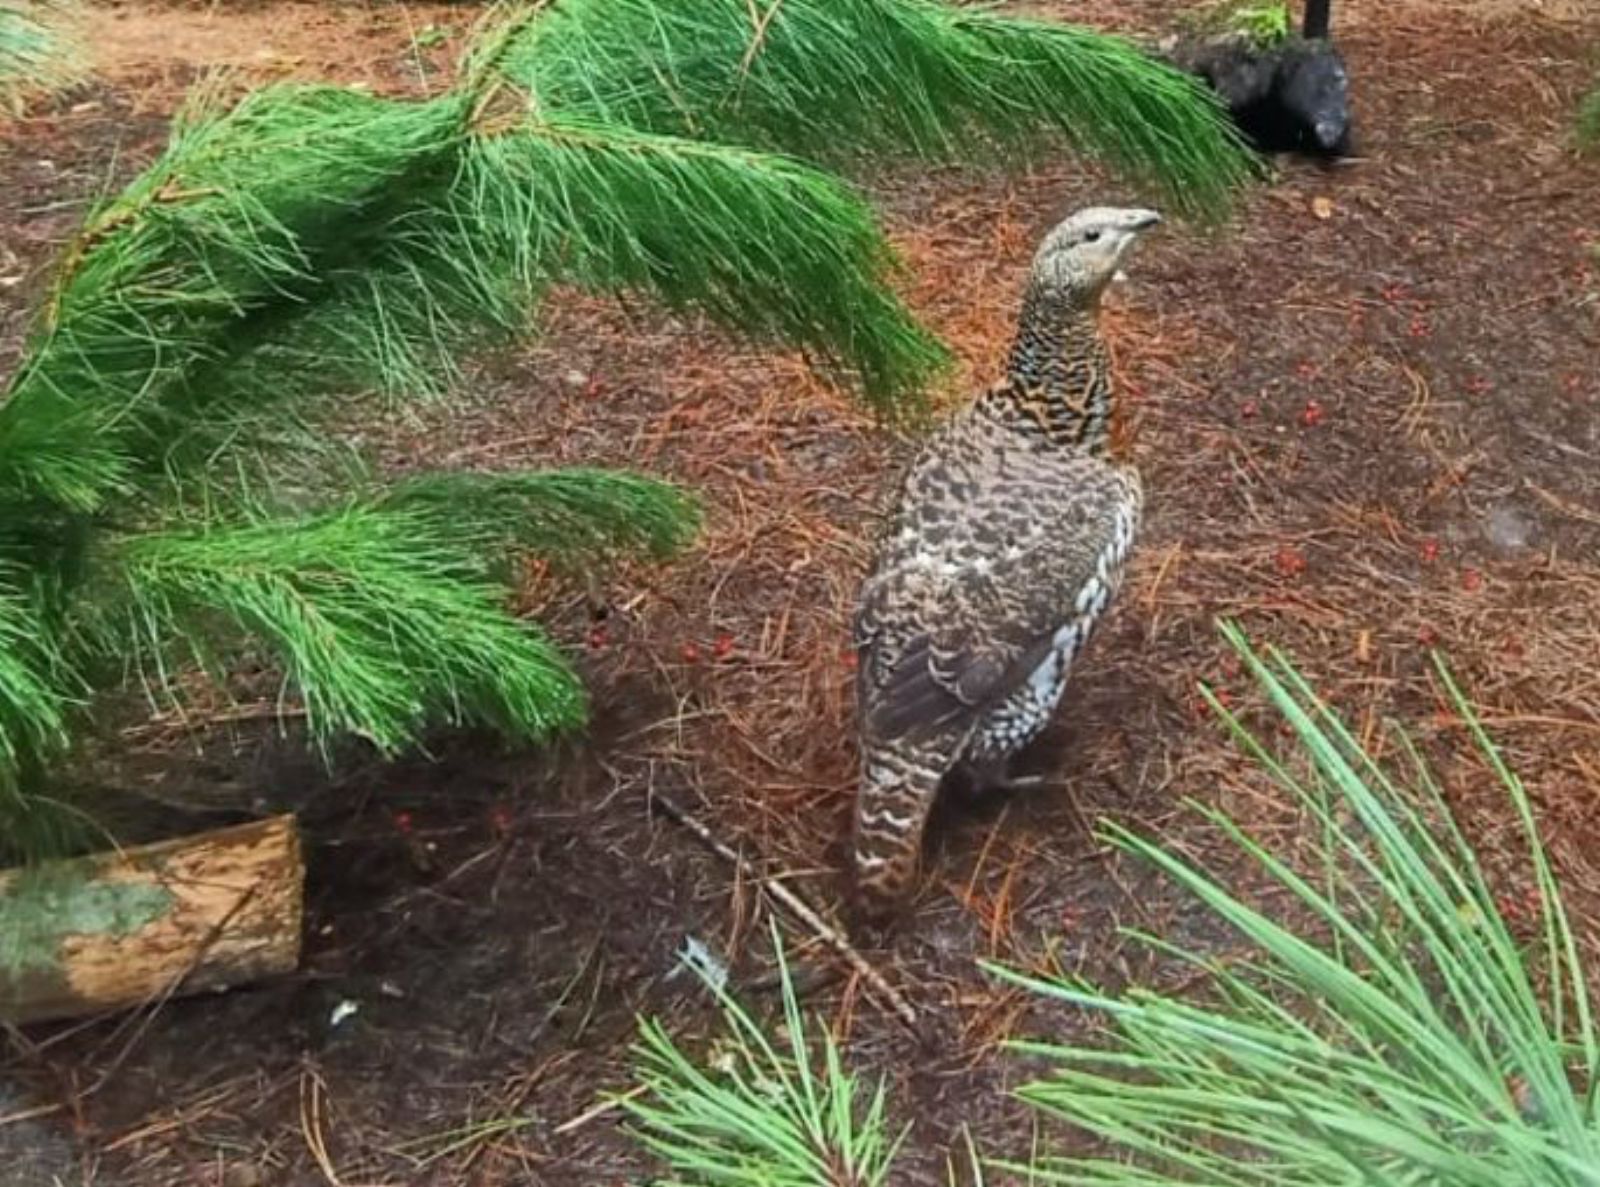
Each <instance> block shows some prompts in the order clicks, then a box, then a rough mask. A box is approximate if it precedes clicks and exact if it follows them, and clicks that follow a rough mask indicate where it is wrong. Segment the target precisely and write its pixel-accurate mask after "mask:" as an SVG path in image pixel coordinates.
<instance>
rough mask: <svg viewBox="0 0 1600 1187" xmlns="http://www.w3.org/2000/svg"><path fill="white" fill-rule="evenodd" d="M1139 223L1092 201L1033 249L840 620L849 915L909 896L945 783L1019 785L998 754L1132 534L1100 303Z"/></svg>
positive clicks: (1030, 725)
mask: <svg viewBox="0 0 1600 1187" xmlns="http://www.w3.org/2000/svg"><path fill="white" fill-rule="evenodd" d="M1160 222H1161V216H1160V215H1159V214H1158V213H1156V212H1155V211H1153V210H1144V209H1132V208H1119V207H1098V206H1097V207H1090V208H1088V209H1083V210H1079V211H1077V212H1075V213H1074V214H1072V215H1070V216H1069V217H1068V218H1066V219H1065V220H1063V221H1062V222H1061V223H1059V224H1058V225H1057V226H1056V227H1054V228H1053V229H1052V230H1051V231H1050V232H1049V233H1048V234H1047V235H1046V236H1045V237H1044V239H1043V240H1042V242H1041V243H1040V245H1039V247H1038V250H1037V252H1036V254H1035V255H1034V258H1033V262H1032V266H1031V269H1030V272H1029V276H1028V282H1027V287H1026V291H1025V293H1024V295H1023V300H1022V307H1021V311H1020V313H1019V315H1018V319H1017V326H1016V331H1015V336H1014V338H1013V340H1012V344H1011V348H1010V352H1009V356H1008V358H1007V363H1006V370H1005V375H1004V377H1003V378H1002V379H1001V380H1000V381H999V382H998V383H997V384H995V385H994V386H992V387H991V388H989V389H988V390H987V391H985V392H984V393H982V394H981V395H980V396H979V397H978V398H977V399H976V400H974V401H973V402H972V403H971V404H969V405H968V406H967V408H966V409H965V410H964V411H962V412H960V413H958V414H957V415H956V416H954V417H953V418H951V419H950V420H949V421H947V422H946V423H945V424H944V425H942V426H941V427H939V428H938V429H936V430H935V431H934V432H933V433H932V434H931V435H930V436H929V438H928V440H927V441H926V443H925V445H924V446H923V448H922V449H921V451H920V452H919V454H918V455H917V456H916V458H915V459H914V460H913V462H912V464H911V466H910V468H909V470H908V471H907V474H906V477H905V479H904V480H903V483H902V485H901V488H900V491H899V498H898V503H897V505H896V506H895V507H894V508H893V510H892V513H891V514H890V516H889V517H888V524H887V530H886V531H885V532H884V534H883V537H882V539H881V540H880V541H879V544H878V548H877V555H876V558H875V561H874V563H873V564H872V566H871V568H870V569H869V572H868V574H867V576H866V578H865V579H864V581H863V582H862V585H861V588H860V593H859V596H858V599H857V606H856V614H855V619H854V624H853V634H854V646H855V655H856V716H857V726H858V731H859V738H860V749H861V759H860V778H859V781H858V785H857V790H856V800H855V814H854V828H853V837H852V852H851V864H852V866H853V873H854V879H853V881H854V887H853V895H852V896H851V897H852V899H853V902H854V905H855V907H856V909H857V911H858V913H859V914H858V917H860V918H862V919H864V920H865V921H867V922H870V923H877V922H883V921H885V920H886V919H887V918H888V917H889V916H891V915H893V914H894V913H895V912H896V910H897V909H899V908H901V907H902V906H903V905H904V904H905V901H906V900H907V899H908V898H909V897H910V896H911V894H912V892H913V891H914V890H915V884H916V879H917V871H918V867H919V864H920V855H921V849H922V839H923V832H924V830H925V827H926V824H927V820H928V814H929V811H930V809H931V808H932V806H933V803H934V800H935V798H936V796H937V795H938V793H939V791H940V788H941V786H942V785H944V784H945V781H946V779H947V778H948V777H950V776H951V775H952V774H954V773H957V772H959V773H960V774H961V775H962V776H963V777H964V778H965V780H966V781H967V783H968V786H969V787H970V788H971V790H972V791H974V792H975V793H976V794H978V795H983V794H986V793H988V792H991V791H995V790H1001V789H1009V788H1014V787H1019V786H1026V785H1028V783H1029V782H1036V781H1037V780H1031V781H1030V780H1027V779H1022V778H1015V777H1013V776H1012V774H1011V773H1010V761H1011V759H1012V758H1013V757H1014V756H1015V755H1016V754H1017V753H1018V752H1019V751H1020V750H1022V749H1023V747H1025V746H1026V745H1027V744H1028V743H1029V742H1031V741H1032V740H1033V739H1034V738H1035V737H1036V736H1037V735H1038V734H1039V733H1040V732H1041V731H1042V730H1043V728H1044V727H1045V726H1046V725H1047V724H1048V723H1049V721H1050V719H1051V718H1052V716H1053V714H1054V712H1055V709H1056V707H1057V704H1058V702H1059V701H1060V699H1061V695H1062V691H1063V689H1064V688H1065V686H1066V682H1067V676H1068V672H1069V670H1070V668H1071V667H1072V663H1073V660H1074V659H1075V658H1076V656H1077V655H1078V654H1079V653H1080V652H1081V651H1082V649H1083V646H1084V644H1085V643H1086V642H1087V641H1088V639H1089V636H1090V633H1091V631H1092V630H1093V629H1094V627H1095V624H1096V622H1097V621H1099V620H1100V618H1101V617H1102V615H1103V614H1104V613H1105V610H1106V608H1107V606H1108V605H1110V603H1111V601H1112V599H1113V598H1114V597H1115V595H1116V593H1117V590H1118V588H1119V587H1120V585H1121V583H1122V579H1123V574H1124V571H1125V568H1126V565H1127V562H1128V557H1129V555H1130V553H1131V552H1132V550H1133V547H1134V542H1135V537H1136V536H1137V534H1138V530H1139V522H1140V516H1141V513H1142V510H1143V504H1144V495H1143V487H1142V485H1141V482H1140V478H1139V473H1138V470H1137V469H1136V468H1135V467H1134V466H1133V465H1131V464H1129V463H1127V462H1125V461H1123V460H1121V459H1120V458H1119V457H1117V456H1115V455H1116V454H1117V453H1119V452H1120V451H1119V450H1117V449H1114V448H1113V445H1112V438H1113V433H1112V413H1113V396H1114V392H1113V385H1112V375H1111V367H1110V356H1109V353H1108V350H1107V347H1106V344H1105V340H1104V338H1103V337H1102V336H1101V333H1100V325H1099V320H1100V319H1099V311H1100V302H1101V296H1102V294H1103V293H1104V292H1105V289H1106V287H1107V285H1108V284H1109V283H1110V282H1111V280H1112V279H1113V278H1114V277H1117V276H1119V275H1120V265H1121V263H1122V261H1123V259H1124V258H1125V257H1126V255H1127V253H1128V251H1129V249H1130V248H1131V247H1132V246H1133V245H1134V243H1135V242H1136V241H1137V240H1138V239H1139V238H1140V237H1141V235H1143V234H1144V233H1145V232H1146V231H1148V230H1149V229H1150V228H1152V227H1154V226H1156V225H1157V224H1159V223H1160Z"/></svg>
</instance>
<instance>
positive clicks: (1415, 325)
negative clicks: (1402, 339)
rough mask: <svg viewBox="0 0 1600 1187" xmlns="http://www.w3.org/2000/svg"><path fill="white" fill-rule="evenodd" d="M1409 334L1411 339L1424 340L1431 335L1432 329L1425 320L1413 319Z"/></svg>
mask: <svg viewBox="0 0 1600 1187" xmlns="http://www.w3.org/2000/svg"><path fill="white" fill-rule="evenodd" d="M1409 332H1410V334H1411V336H1412V337H1413V338H1426V337H1427V336H1428V335H1429V334H1431V333H1433V327H1432V326H1430V325H1429V324H1428V319H1427V318H1425V317H1414V318H1412V319H1411V326H1410V331H1409Z"/></svg>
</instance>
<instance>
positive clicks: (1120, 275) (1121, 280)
mask: <svg viewBox="0 0 1600 1187" xmlns="http://www.w3.org/2000/svg"><path fill="white" fill-rule="evenodd" d="M1111 283H1112V284H1127V283H1128V274H1127V273H1126V272H1124V271H1123V270H1122V269H1121V268H1118V269H1117V270H1116V271H1115V272H1113V273H1112V274H1111Z"/></svg>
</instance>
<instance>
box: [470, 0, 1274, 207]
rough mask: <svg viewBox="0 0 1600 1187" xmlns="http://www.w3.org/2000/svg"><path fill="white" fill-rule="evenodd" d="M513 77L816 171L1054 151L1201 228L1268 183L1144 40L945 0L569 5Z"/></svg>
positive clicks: (608, 114) (524, 38)
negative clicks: (895, 160)
mask: <svg viewBox="0 0 1600 1187" xmlns="http://www.w3.org/2000/svg"><path fill="white" fill-rule="evenodd" d="M499 65H500V68H501V69H502V70H503V71H504V72H505V73H506V74H507V75H508V76H509V77H511V78H513V79H516V80H517V81H518V82H520V83H522V84H523V85H525V86H527V87H528V88H529V89H530V90H531V91H532V92H533V94H534V96H535V100H536V103H537V107H538V109H539V110H540V111H556V112H560V113H562V115H563V116H564V117H568V118H570V117H573V116H577V115H584V116H588V117H590V118H593V119H599V120H609V121H615V122H618V123H624V124H628V125H630V126H632V127H635V128H639V129H641V130H646V131H653V132H661V133H671V134H677V135H687V136H694V137H697V138H713V139H721V140H728V141H740V142H744V143H751V144H757V145H760V146H763V147H766V148H770V149H776V150H780V151H786V152H795V153H799V154H802V155H805V156H809V157H813V158H817V159H825V160H826V159H833V160H837V159H841V158H845V159H852V158H853V159H856V160H865V161H875V160H878V159H881V158H882V157H883V156H885V155H897V156H911V157H920V158H924V159H931V160H957V161H964V160H969V159H972V158H974V157H982V158H985V159H988V160H1000V161H1015V160H1017V159H1018V158H1019V155H1020V154H1021V153H1022V152H1023V151H1024V150H1029V149H1043V148H1044V147H1045V146H1046V145H1047V144H1049V143H1050V142H1051V140H1052V139H1053V140H1054V141H1055V142H1056V143H1062V142H1064V143H1065V144H1066V145H1068V146H1071V147H1073V148H1076V149H1077V150H1078V151H1080V152H1082V153H1084V154H1086V155H1088V156H1092V157H1096V158H1100V159H1103V160H1105V161H1107V162H1108V163H1110V164H1111V165H1113V166H1114V167H1115V168H1117V169H1119V170H1121V171H1123V172H1124V173H1125V174H1127V175H1128V176H1130V177H1131V178H1133V179H1135V180H1137V181H1141V182H1145V183H1148V184H1153V185H1156V186H1159V187H1160V188H1162V189H1163V190H1164V191H1165V193H1166V195H1167V197H1168V199H1169V200H1170V201H1171V202H1172V203H1174V204H1175V205H1176V206H1177V207H1179V208H1180V209H1183V210H1187V211H1191V212H1195V213H1202V214H1210V215H1214V214H1217V213H1219V212H1221V211H1222V210H1223V209H1225V208H1226V206H1227V204H1228V195H1229V193H1230V191H1231V190H1232V189H1233V187H1235V186H1236V185H1238V184H1239V183H1240V182H1241V181H1243V180H1244V179H1246V178H1247V177H1249V176H1251V175H1252V174H1253V173H1254V172H1255V170H1256V168H1257V166H1256V164H1255V163H1254V161H1253V159H1252V158H1251V156H1250V155H1249V153H1248V152H1247V151H1246V150H1245V149H1244V148H1243V147H1242V145H1241V144H1240V142H1239V141H1238V139H1237V137H1236V136H1235V135H1234V133H1233V132H1232V130H1231V127H1230V125H1229V124H1228V123H1227V121H1226V120H1225V118H1224V117H1223V116H1222V114H1221V111H1220V108H1219V107H1218V105H1217V103H1216V101H1215V100H1214V99H1213V98H1212V97H1211V96H1210V95H1209V94H1208V93H1207V92H1206V91H1205V90H1204V89H1203V88H1202V87H1200V86H1199V85H1198V84H1197V83H1195V81H1194V80H1192V79H1190V78H1188V77H1187V76H1185V75H1183V74H1182V73H1180V72H1178V71H1175V70H1173V69H1171V68H1169V67H1167V66H1165V65H1163V64H1160V63H1158V62H1155V61H1153V60H1152V59H1150V58H1149V57H1147V56H1146V55H1144V54H1142V53H1140V52H1139V51H1138V50H1137V49H1135V48H1134V47H1133V46H1132V45H1130V44H1129V43H1127V42H1124V41H1122V40H1120V39H1118V38H1114V37H1111V36H1107V35H1105V34H1101V33H1096V32H1091V31H1089V30H1085V29H1081V28H1077V27H1074V26H1070V25H1060V24H1054V23H1046V22H1041V21H1027V20H1018V19H1013V18H1008V17H1001V16H996V15H994V14H992V13H987V12H981V11H974V10H972V9H962V8H957V7H955V6H953V5H949V4H942V3H934V2H931V0H777V2H776V3H774V2H772V0H762V2H761V3H759V4H750V3H746V2H745V0H674V2H673V3H670V4H668V3H660V2H659V0H568V2H566V3H563V4H561V5H558V6H555V7H553V8H551V9H550V10H548V11H545V12H543V13H541V14H540V15H539V16H538V17H537V18H535V19H534V20H532V21H530V22H528V23H527V25H526V27H525V30H524V31H522V32H520V33H519V34H518V35H517V36H516V37H515V38H514V39H513V41H512V43H511V44H510V45H509V46H508V47H506V48H504V49H503V51H502V52H501V54H500V57H499Z"/></svg>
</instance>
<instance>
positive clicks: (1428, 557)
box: [1417, 536, 1439, 565]
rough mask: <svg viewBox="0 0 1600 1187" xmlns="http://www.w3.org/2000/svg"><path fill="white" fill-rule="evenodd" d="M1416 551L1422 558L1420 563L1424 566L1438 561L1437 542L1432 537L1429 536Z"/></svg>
mask: <svg viewBox="0 0 1600 1187" xmlns="http://www.w3.org/2000/svg"><path fill="white" fill-rule="evenodd" d="M1417 551H1418V553H1419V554H1420V555H1421V557H1422V563H1423V564H1425V565H1431V564H1433V562H1434V561H1436V560H1438V559H1439V541H1437V540H1435V539H1434V538H1433V537H1432V536H1429V537H1428V538H1427V539H1426V540H1424V541H1423V542H1422V547H1421V548H1419V549H1418V550H1417Z"/></svg>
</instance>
